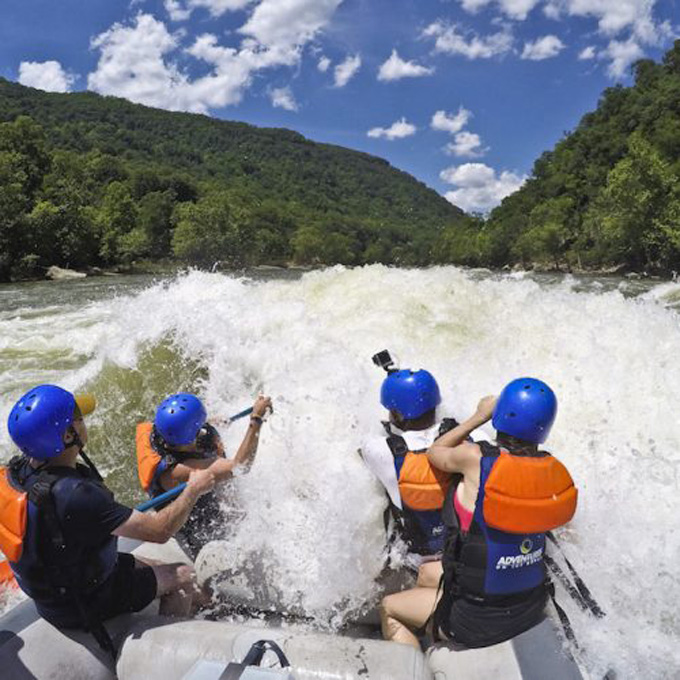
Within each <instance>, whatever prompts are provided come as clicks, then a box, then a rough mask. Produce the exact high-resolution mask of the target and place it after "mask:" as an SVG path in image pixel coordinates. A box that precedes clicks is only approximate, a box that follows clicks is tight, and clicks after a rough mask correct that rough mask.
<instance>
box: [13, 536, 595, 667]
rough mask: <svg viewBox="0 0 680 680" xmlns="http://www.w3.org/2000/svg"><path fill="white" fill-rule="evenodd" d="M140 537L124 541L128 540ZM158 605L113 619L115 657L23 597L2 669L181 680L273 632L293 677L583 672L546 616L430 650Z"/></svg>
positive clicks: (236, 657) (237, 656)
mask: <svg viewBox="0 0 680 680" xmlns="http://www.w3.org/2000/svg"><path fill="white" fill-rule="evenodd" d="M134 547H135V545H134V544H131V543H123V542H122V541H121V549H123V550H131V549H133V548H134ZM137 547H139V544H137ZM150 548H151V546H148V544H147V545H144V546H143V548H142V550H140V551H139V552H144V554H145V555H147V556H149V557H151V556H155V557H161V555H160V554H159V552H158V550H159V549H163V548H165V547H164V546H160V547H155V546H154V548H153V549H150ZM152 550H153V553H155V554H153V553H152ZM135 552H137V550H135ZM174 557H176V553H175V554H174ZM157 611H158V607H157V604H156V603H154V604H152V605H150V606H149V607H148V608H147V609H145V610H144V611H143V612H140V613H138V614H132V615H125V616H120V617H117V618H116V619H113V620H111V621H108V622H107V624H106V626H107V629H108V630H109V632H110V634H111V637H112V638H113V640H114V643H115V644H116V645H117V647H118V649H119V650H120V651H119V655H118V659H117V662H116V663H115V664H114V662H113V660H112V659H111V658H110V657H109V656H108V655H107V654H106V653H105V652H103V651H102V650H100V649H99V647H98V645H97V643H96V642H95V641H94V639H93V638H92V636H91V635H89V634H87V633H83V632H77V631H59V630H57V629H56V628H54V627H53V626H51V625H50V624H49V623H47V622H46V621H44V620H42V619H41V618H40V617H39V616H38V614H37V612H36V610H35V607H34V605H33V603H32V602H30V601H24V602H22V603H21V604H19V605H17V606H16V607H15V608H14V609H12V610H11V611H10V612H8V613H7V614H5V615H4V616H3V617H1V618H0V669H2V671H1V672H0V675H1V676H2V677H3V678H8V679H11V680H45V679H46V678H49V679H50V680H80V679H83V680H85V679H87V680H115V678H119V680H138V679H140V678H144V679H145V680H146V679H148V680H155V679H156V678H158V679H159V680H182V679H184V678H186V677H187V676H188V675H189V674H191V672H192V669H193V668H194V666H195V664H196V662H197V661H198V660H199V659H205V660H209V661H214V662H219V663H223V664H224V665H226V664H227V663H229V662H231V661H241V660H242V659H243V658H244V657H245V655H246V653H247V652H248V650H249V649H250V647H251V645H252V644H253V643H254V642H256V641H258V640H262V639H269V640H273V641H275V642H277V643H278V644H279V646H280V647H281V649H282V650H283V652H284V653H285V655H286V656H287V657H288V659H289V661H290V663H291V672H292V675H293V677H294V678H295V679H296V680H322V679H323V680H341V679H342V680H349V679H350V678H356V679H357V680H491V679H492V678H493V679H494V680H496V679H497V678H503V680H546V678H550V679H551V680H582V676H581V673H580V672H579V670H578V668H577V666H576V665H575V664H574V663H573V662H572V661H571V660H570V659H569V657H568V656H567V655H566V654H565V652H564V650H563V648H562V644H561V642H560V638H559V636H558V634H557V632H556V631H555V628H554V627H553V624H552V622H550V621H549V620H546V621H544V622H543V623H541V624H540V625H538V626H536V627H535V628H532V629H531V630H529V631H527V632H526V633H523V634H522V635H519V636H518V637H516V638H514V639H513V640H511V641H509V642H505V643H502V644H500V645H495V646H493V647H486V648H484V649H475V650H464V651H454V650H452V649H450V648H448V647H446V646H441V645H440V646H435V647H433V648H431V649H430V650H429V651H428V652H427V653H426V654H423V653H422V652H420V651H418V650H416V649H413V648H412V647H409V646H406V645H399V644H396V643H393V642H384V641H382V640H367V639H361V638H349V637H342V636H339V635H329V634H321V633H310V632H309V631H308V630H305V629H302V628H296V627H295V626H289V627H286V628H285V629H283V628H263V627H258V626H255V625H253V626H250V625H240V624H234V623H227V622H214V621H202V620H178V619H170V618H165V617H160V616H158V614H157ZM258 623H259V622H258ZM268 654H269V653H268ZM268 659H269V656H267V657H265V660H268ZM273 659H274V657H272V662H273Z"/></svg>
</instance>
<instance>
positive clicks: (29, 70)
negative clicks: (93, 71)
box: [19, 61, 75, 92]
mask: <svg viewBox="0 0 680 680" xmlns="http://www.w3.org/2000/svg"><path fill="white" fill-rule="evenodd" d="M19 82H20V83H21V84H22V85H26V86H27V87H36V88H38V89H39V90H45V91H46V92H70V91H71V87H72V86H73V83H74V82H75V76H74V75H72V74H70V73H67V72H66V71H64V69H63V68H62V66H61V64H60V63H59V62H58V61H43V62H39V61H22V62H21V64H19Z"/></svg>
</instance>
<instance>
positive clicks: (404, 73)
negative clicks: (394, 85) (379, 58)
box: [378, 50, 434, 81]
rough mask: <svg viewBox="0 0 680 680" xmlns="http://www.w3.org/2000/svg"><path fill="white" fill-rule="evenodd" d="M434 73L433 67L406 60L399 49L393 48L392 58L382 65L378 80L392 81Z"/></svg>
mask: <svg viewBox="0 0 680 680" xmlns="http://www.w3.org/2000/svg"><path fill="white" fill-rule="evenodd" d="M433 73H434V69H433V68H427V67H426V66H421V65H420V64H416V62H414V61H404V60H403V59H402V58H401V57H400V56H399V54H398V53H397V50H392V54H391V55H390V58H389V59H388V60H387V61H386V62H384V63H383V64H382V65H381V66H380V70H379V71H378V80H383V81H390V80H401V79H402V78H420V77H422V76H429V75H432V74H433Z"/></svg>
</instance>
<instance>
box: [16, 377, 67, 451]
mask: <svg viewBox="0 0 680 680" xmlns="http://www.w3.org/2000/svg"><path fill="white" fill-rule="evenodd" d="M75 408H76V399H75V397H74V396H73V395H72V394H71V393H70V392H68V391H67V390H64V389H62V388H61V387H57V386H56V385H38V387H34V388H33V389H32V390H29V391H28V392H26V394H24V396H23V397H21V399H19V401H18V402H17V403H16V404H15V405H14V408H13V409H12V410H11V411H10V414H9V418H8V419H7V429H8V430H9V436H10V437H11V438H12V441H13V442H14V443H15V444H16V445H17V446H18V447H19V448H20V449H21V451H22V452H23V453H24V454H25V455H27V456H30V457H31V458H35V459H37V460H47V459H48V458H54V457H55V456H58V455H59V454H60V453H62V452H63V451H64V440H63V437H64V433H65V432H66V430H67V429H68V428H69V427H70V425H71V424H72V423H73V415H74V412H75Z"/></svg>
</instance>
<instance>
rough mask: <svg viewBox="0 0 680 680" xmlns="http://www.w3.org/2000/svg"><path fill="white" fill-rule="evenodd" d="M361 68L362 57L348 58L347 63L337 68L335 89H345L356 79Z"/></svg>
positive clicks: (356, 55) (344, 62)
mask: <svg viewBox="0 0 680 680" xmlns="http://www.w3.org/2000/svg"><path fill="white" fill-rule="evenodd" d="M360 68H361V57H360V56H359V55H358V54H355V55H354V56H349V57H347V59H345V61H343V62H342V63H341V64H338V65H337V66H336V67H335V71H334V79H335V87H345V85H347V83H349V81H350V80H352V78H354V76H355V75H356V73H357V71H358V70H359V69H360Z"/></svg>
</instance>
